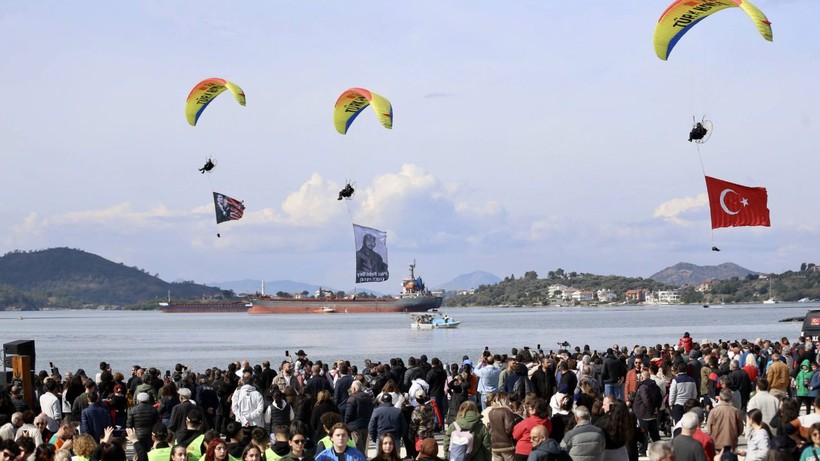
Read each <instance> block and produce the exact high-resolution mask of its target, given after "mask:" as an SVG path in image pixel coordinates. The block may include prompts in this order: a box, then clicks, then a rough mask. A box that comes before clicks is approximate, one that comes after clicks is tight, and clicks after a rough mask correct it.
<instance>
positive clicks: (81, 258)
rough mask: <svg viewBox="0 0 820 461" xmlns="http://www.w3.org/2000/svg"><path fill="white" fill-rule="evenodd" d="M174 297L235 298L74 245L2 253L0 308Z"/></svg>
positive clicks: (134, 303) (113, 303) (146, 303)
mask: <svg viewBox="0 0 820 461" xmlns="http://www.w3.org/2000/svg"><path fill="white" fill-rule="evenodd" d="M169 291H170V292H171V294H172V296H173V297H174V299H199V298H203V297H208V298H213V297H231V296H233V293H232V292H230V291H227V292H226V291H223V290H220V289H219V288H215V287H208V286H204V285H198V284H195V283H193V282H182V283H168V282H165V281H163V280H161V279H160V278H158V277H156V276H153V275H151V274H149V273H147V272H146V271H144V270H142V269H139V268H136V267H128V266H126V265H124V264H122V263H115V262H112V261H109V260H107V259H105V258H102V257H100V256H97V255H94V254H91V253H87V252H84V251H81V250H75V249H70V248H52V249H48V250H40V251H30V252H23V251H14V252H10V253H7V254H5V255H3V256H2V257H0V309H9V308H14V309H36V308H43V307H53V308H80V307H98V306H107V307H125V306H128V307H135V306H137V305H141V304H142V305H144V307H149V306H151V307H153V306H156V300H158V299H164V298H165V297H166V296H167V295H168V292H169Z"/></svg>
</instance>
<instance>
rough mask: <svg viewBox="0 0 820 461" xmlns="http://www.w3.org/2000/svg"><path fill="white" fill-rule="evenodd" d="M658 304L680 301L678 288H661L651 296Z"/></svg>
mask: <svg viewBox="0 0 820 461" xmlns="http://www.w3.org/2000/svg"><path fill="white" fill-rule="evenodd" d="M653 297H654V298H655V301H656V302H657V303H658V304H678V303H680V292H678V290H661V291H658V292H657V293H655V294H654V296H653Z"/></svg>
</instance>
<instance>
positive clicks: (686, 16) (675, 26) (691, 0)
mask: <svg viewBox="0 0 820 461" xmlns="http://www.w3.org/2000/svg"><path fill="white" fill-rule="evenodd" d="M726 8H740V9H741V10H743V11H744V12H746V14H747V15H748V16H749V18H750V19H751V20H752V21H753V22H754V23H755V26H756V27H757V31H758V32H760V35H762V36H763V38H765V39H766V40H768V41H770V42H771V41H772V23H771V22H769V20H768V19H767V18H766V15H765V14H763V12H762V11H760V9H758V8H757V7H756V6H754V5H752V4H751V3H749V2H748V1H746V0H720V1H710V0H676V1H674V2H672V4H671V5H669V7H668V8H666V11H664V12H663V14H662V15H661V17H660V19H658V25H657V26H655V36H654V39H653V43H654V45H655V54H656V55H658V57H659V58H661V59H663V60H664V61H666V60H667V59H668V58H669V53H671V52H672V48H674V47H675V45H676V44H677V43H678V40H680V39H681V37H683V35H684V34H686V33H687V32H689V30H690V29H692V27H694V26H695V24H697V23H699V22H700V21H702V20H703V19H706V18H707V17H709V16H710V15H712V14H714V13H717V12H718V11H721V10H724V9H726Z"/></svg>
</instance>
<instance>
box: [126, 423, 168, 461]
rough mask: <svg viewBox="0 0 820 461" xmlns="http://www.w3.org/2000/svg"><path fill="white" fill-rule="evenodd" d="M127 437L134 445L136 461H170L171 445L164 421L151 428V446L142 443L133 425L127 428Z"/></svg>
mask: <svg viewBox="0 0 820 461" xmlns="http://www.w3.org/2000/svg"><path fill="white" fill-rule="evenodd" d="M125 437H126V438H127V439H128V441H129V442H131V444H132V445H133V446H134V455H135V456H134V458H135V460H136V461H169V459H170V458H171V447H170V446H169V445H168V442H167V440H168V429H167V428H166V427H165V425H164V424H162V423H156V424H154V426H153V427H152V428H151V441H152V442H153V443H152V445H151V446H150V447H146V446H144V445H143V444H142V441H140V439H139V437H137V431H136V429H134V428H133V427H128V428H126V429H125Z"/></svg>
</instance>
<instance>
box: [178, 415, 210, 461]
mask: <svg viewBox="0 0 820 461" xmlns="http://www.w3.org/2000/svg"><path fill="white" fill-rule="evenodd" d="M202 419H203V415H202V410H200V409H199V408H198V407H194V408H192V409H191V411H189V412H188V415H187V416H186V417H185V429H184V430H181V431H179V432H178V433H176V434H174V435H175V438H176V443H177V444H178V445H182V446H184V447H187V449H188V459H189V460H190V461H198V460H199V458H201V457H202V453H203V451H202V444H203V442H205V434H203V433H202Z"/></svg>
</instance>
